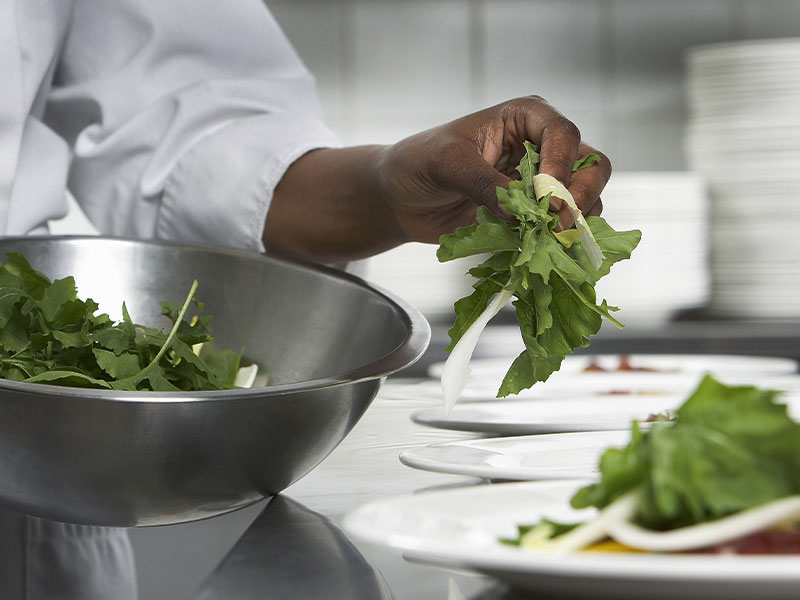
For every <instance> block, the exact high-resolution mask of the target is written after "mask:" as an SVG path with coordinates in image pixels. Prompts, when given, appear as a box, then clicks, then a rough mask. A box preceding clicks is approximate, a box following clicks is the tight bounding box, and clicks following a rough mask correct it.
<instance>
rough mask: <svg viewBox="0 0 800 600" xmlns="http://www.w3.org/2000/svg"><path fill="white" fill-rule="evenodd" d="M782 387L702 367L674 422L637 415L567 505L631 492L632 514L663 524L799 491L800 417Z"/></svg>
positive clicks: (698, 519)
mask: <svg viewBox="0 0 800 600" xmlns="http://www.w3.org/2000/svg"><path fill="white" fill-rule="evenodd" d="M779 394H780V392H777V391H773V390H764V389H759V388H756V387H750V386H727V385H724V384H722V383H720V382H718V381H716V380H715V379H714V378H713V377H711V376H710V375H707V376H706V377H705V378H704V379H703V380H702V381H701V383H700V385H699V386H698V387H697V389H696V390H695V391H694V392H693V393H692V395H691V396H690V397H689V398H688V399H687V400H686V401H685V403H684V404H683V405H682V406H681V407H680V408H679V409H678V410H677V411H676V412H675V416H676V419H675V422H674V423H666V422H655V423H653V424H652V427H651V428H650V429H649V430H647V431H642V430H641V429H640V428H639V426H638V424H637V423H634V424H633V431H632V437H631V442H630V443H629V444H628V445H627V446H626V447H625V448H612V449H609V450H606V452H605V453H604V454H603V456H602V458H601V460H600V473H601V479H600V481H599V482H598V483H596V484H593V485H590V486H588V487H585V488H582V489H581V490H579V491H578V492H577V493H576V494H575V496H574V497H573V498H572V506H573V507H575V508H584V507H587V506H596V507H598V508H604V507H606V506H608V505H609V504H611V503H613V502H614V501H615V500H617V499H618V498H620V497H621V496H623V495H625V494H627V493H629V492H633V493H634V494H635V497H636V504H635V506H636V508H635V514H634V520H635V522H636V523H638V524H639V525H641V526H643V527H646V528H648V529H655V530H666V529H674V528H677V527H685V526H688V525H693V524H696V523H702V522H705V521H711V520H714V519H719V518H720V517H724V516H726V515H729V514H732V513H736V512H739V511H742V510H745V509H748V508H751V507H755V506H759V505H762V504H765V503H767V502H770V501H772V500H776V499H778V498H783V497H785V496H790V495H794V494H800V424H798V423H796V422H795V421H794V420H793V419H792V418H791V417H790V416H789V415H788V414H787V412H786V406H785V405H783V404H779V403H777V402H775V400H776V399H777V397H778V396H779Z"/></svg>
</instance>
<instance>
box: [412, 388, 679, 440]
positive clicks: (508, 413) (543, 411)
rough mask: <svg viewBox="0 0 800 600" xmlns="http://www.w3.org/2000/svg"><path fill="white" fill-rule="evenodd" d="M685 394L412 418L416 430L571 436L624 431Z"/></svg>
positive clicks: (478, 408) (510, 403)
mask: <svg viewBox="0 0 800 600" xmlns="http://www.w3.org/2000/svg"><path fill="white" fill-rule="evenodd" d="M684 399H685V394H659V395H625V396H617V395H598V396H588V397H583V398H569V399H567V398H559V399H557V400H550V399H544V398H542V399H537V400H533V401H526V400H490V401H488V402H480V401H475V402H465V403H463V404H456V406H454V407H453V410H451V411H450V414H449V415H447V416H445V414H444V408H443V407H438V406H437V407H436V408H426V409H423V410H420V411H417V412H415V413H413V414H412V415H411V419H412V420H413V421H414V422H415V423H419V424H420V425H427V426H428V427H437V428H439V429H452V430H456V431H472V432H477V433H489V434H495V435H533V434H539V433H567V432H572V431H608V430H614V429H627V428H628V427H630V424H631V421H634V420H639V421H645V420H646V419H647V417H648V416H650V415H651V414H656V413H663V412H664V411H666V410H673V409H675V408H677V407H678V406H680V405H681V404H682V403H683V400H684Z"/></svg>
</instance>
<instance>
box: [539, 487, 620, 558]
mask: <svg viewBox="0 0 800 600" xmlns="http://www.w3.org/2000/svg"><path fill="white" fill-rule="evenodd" d="M635 508H636V497H635V496H634V495H633V494H632V493H630V492H629V493H628V494H625V495H624V496H622V497H620V498H618V499H617V500H615V501H614V502H612V503H611V504H609V505H608V506H606V507H605V508H604V509H603V510H601V511H600V512H599V513H598V514H597V516H596V517H595V518H594V519H592V520H591V521H587V522H586V523H582V524H581V525H578V526H577V527H576V528H575V529H573V530H572V531H569V532H567V533H565V534H564V535H561V536H559V537H557V538H556V539H555V540H553V541H552V542H550V544H547V545H546V546H543V549H546V550H547V551H548V552H550V553H553V554H571V553H572V552H577V551H578V550H580V549H581V548H585V547H586V546H591V545H592V544H596V543H597V542H599V541H600V540H602V539H603V538H605V537H606V535H607V534H608V527H609V524H610V523H612V522H619V521H627V520H629V519H630V518H631V517H632V516H633V513H634V510H635Z"/></svg>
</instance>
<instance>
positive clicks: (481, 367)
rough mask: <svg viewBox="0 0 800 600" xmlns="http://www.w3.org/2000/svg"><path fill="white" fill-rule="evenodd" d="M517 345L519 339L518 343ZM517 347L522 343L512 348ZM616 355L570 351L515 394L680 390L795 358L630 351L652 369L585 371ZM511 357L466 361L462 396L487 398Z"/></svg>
mask: <svg viewBox="0 0 800 600" xmlns="http://www.w3.org/2000/svg"><path fill="white" fill-rule="evenodd" d="M518 345H519V346H521V345H522V342H521V341H520V342H518ZM510 350H512V351H517V352H518V351H521V348H519V349H516V348H511V349H510ZM619 361H620V358H619V356H618V355H616V354H608V355H571V356H567V357H566V358H565V359H564V362H563V363H561V368H560V369H559V370H558V371H557V372H555V373H553V375H551V376H550V378H549V379H548V380H547V381H545V382H541V383H537V384H535V385H534V386H533V387H531V388H529V389H527V390H523V391H522V392H520V393H519V394H518V395H517V396H515V397H518V398H534V397H535V398H541V397H550V398H553V397H555V396H560V395H565V394H568V395H576V394H583V395H586V394H605V393H608V392H628V393H650V392H668V393H685V392H688V391H690V390H691V389H692V388H693V387H694V386H695V385H696V384H697V382H698V381H699V380H700V378H701V376H702V375H703V374H704V373H711V374H713V375H715V376H718V377H724V376H726V375H752V376H777V375H787V374H791V373H796V372H797V366H798V365H797V361H795V360H793V359H790V358H774V357H765V356H738V355H718V354H696V355H686V354H633V355H630V356H629V361H630V364H631V365H633V366H635V367H645V368H650V369H655V370H656V371H608V372H584V370H585V369H586V367H587V366H588V365H589V364H591V363H592V362H596V363H597V364H599V365H600V366H601V367H603V368H606V369H615V368H616V367H617V366H618V365H619ZM513 362H514V359H513V357H510V356H506V357H500V358H484V359H475V360H472V361H470V376H469V380H468V381H467V386H466V388H465V389H464V392H463V393H462V395H461V398H462V399H469V400H475V399H479V400H480V399H483V400H488V399H489V398H492V397H494V396H495V395H496V394H497V390H498V388H499V387H500V383H501V382H502V381H503V377H504V376H505V374H506V371H507V370H508V368H509V367H510V366H511V364H512V363H513ZM443 364H444V363H435V364H432V365H431V366H430V367H429V369H428V373H429V374H430V376H431V377H440V376H441V370H442V366H443Z"/></svg>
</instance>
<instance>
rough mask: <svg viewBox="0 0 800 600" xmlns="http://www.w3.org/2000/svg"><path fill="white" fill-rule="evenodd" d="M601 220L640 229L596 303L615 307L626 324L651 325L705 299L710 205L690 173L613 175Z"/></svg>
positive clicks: (619, 227) (601, 285) (602, 285)
mask: <svg viewBox="0 0 800 600" xmlns="http://www.w3.org/2000/svg"><path fill="white" fill-rule="evenodd" d="M603 217H604V218H605V219H606V220H607V221H608V223H609V225H611V226H612V227H613V228H614V229H616V230H617V231H620V230H626V229H639V230H641V232H642V241H641V242H640V243H639V246H638V247H637V248H636V250H634V252H633V255H632V256H631V259H630V260H626V261H623V262H620V263H618V264H616V265H615V266H614V267H613V268H612V270H611V273H610V274H609V275H608V276H607V277H604V278H603V279H601V280H600V281H599V282H598V283H597V286H596V290H597V299H598V302H599V301H600V300H602V299H604V298H605V299H606V300H608V302H609V304H612V305H614V306H619V307H620V311H619V312H618V313H615V316H616V317H617V318H618V320H620V321H621V322H623V323H624V324H625V325H642V326H653V325H659V324H661V323H663V322H664V321H666V320H668V319H669V318H670V317H671V316H672V315H673V314H674V313H675V312H676V311H678V310H680V309H686V308H693V307H697V306H701V305H704V304H705V303H706V301H707V299H708V235H707V231H708V230H707V228H708V203H707V197H706V193H705V189H704V185H703V182H702V179H701V178H700V177H699V176H698V175H696V174H693V173H688V172H676V173H671V172H652V173H631V172H629V173H615V174H614V175H613V176H612V177H611V180H610V181H609V182H608V185H607V186H606V189H605V190H604V191H603Z"/></svg>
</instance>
